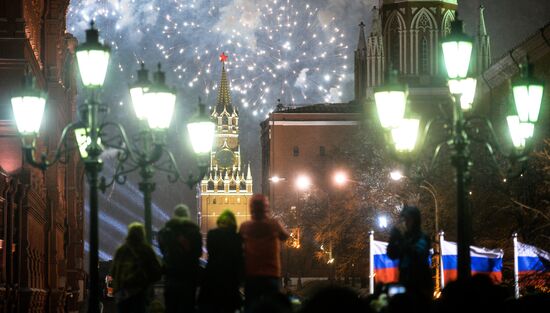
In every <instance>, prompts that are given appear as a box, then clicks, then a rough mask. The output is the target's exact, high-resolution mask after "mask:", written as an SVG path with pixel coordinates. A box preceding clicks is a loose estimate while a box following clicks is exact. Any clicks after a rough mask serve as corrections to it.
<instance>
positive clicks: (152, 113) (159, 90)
mask: <svg viewBox="0 0 550 313" xmlns="http://www.w3.org/2000/svg"><path fill="white" fill-rule="evenodd" d="M154 76H155V77H154V81H153V84H152V85H151V87H150V88H149V90H148V91H147V92H146V93H145V97H144V99H143V101H145V103H147V104H149V106H150V107H151V109H148V110H146V111H148V115H147V122H148V123H149V128H151V129H156V130H165V129H167V128H168V127H170V122H171V121H172V115H173V114H174V107H175V106H176V93H175V92H173V91H172V90H171V89H170V88H169V87H168V86H166V83H165V75H164V72H163V71H161V68H160V63H159V65H158V70H157V71H156V72H155V75H154Z"/></svg>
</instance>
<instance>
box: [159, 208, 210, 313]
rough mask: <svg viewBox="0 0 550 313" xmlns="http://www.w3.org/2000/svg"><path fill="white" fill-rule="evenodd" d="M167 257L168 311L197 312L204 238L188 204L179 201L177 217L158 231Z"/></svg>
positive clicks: (160, 244)
mask: <svg viewBox="0 0 550 313" xmlns="http://www.w3.org/2000/svg"><path fill="white" fill-rule="evenodd" d="M158 242H159V247H160V251H161V252H162V255H163V261H164V274H165V286H164V301H165V306H166V312H167V313H176V312H178V313H179V312H185V313H188V312H194V310H195V294H196V291H197V275H198V271H199V258H200V256H201V254H202V238H201V234H200V230H199V227H198V226H197V224H195V223H193V222H191V221H190V220H189V208H188V207H187V206H186V205H184V204H179V205H177V206H176V207H175V209H174V217H173V218H172V219H170V220H169V221H168V222H166V224H165V225H164V227H163V228H162V229H161V230H160V231H159V234H158Z"/></svg>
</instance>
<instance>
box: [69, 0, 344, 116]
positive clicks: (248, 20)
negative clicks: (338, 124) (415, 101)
mask: <svg viewBox="0 0 550 313" xmlns="http://www.w3.org/2000/svg"><path fill="white" fill-rule="evenodd" d="M91 19H94V20H96V22H97V25H98V27H99V29H100V30H101V34H102V36H103V37H104V38H105V41H106V42H107V43H109V44H111V46H112V47H113V48H114V50H115V51H118V52H117V56H115V57H114V61H115V62H116V66H117V67H118V69H119V70H120V71H126V70H127V69H128V70H129V72H130V73H129V74H127V76H130V78H129V79H132V77H131V75H132V74H133V70H134V69H135V68H136V64H137V62H139V61H141V60H145V61H151V60H155V59H163V63H164V64H165V68H170V70H171V71H173V75H172V77H171V81H172V82H174V81H177V83H175V84H176V85H177V86H178V88H179V89H181V90H182V94H184V95H186V96H189V97H193V98H195V97H196V96H199V95H201V96H203V98H206V99H207V101H209V102H212V101H215V100H214V99H215V91H216V89H217V83H218V79H219V77H218V76H219V70H220V65H219V62H218V56H219V54H220V53H221V52H225V53H226V54H228V55H229V61H228V63H227V64H228V72H229V77H230V79H231V89H232V91H233V100H234V101H235V102H237V103H238V104H239V107H240V109H241V112H242V111H243V110H244V111H245V112H250V113H251V114H252V115H257V116H259V117H263V116H265V114H267V113H268V112H269V111H270V110H271V109H273V107H274V105H275V104H276V102H277V99H281V101H283V102H284V103H294V104H304V103H317V102H337V101H341V98H342V84H343V83H344V82H346V81H347V80H348V77H349V73H348V63H349V62H348V60H347V56H348V54H349V51H348V50H349V49H348V45H347V43H346V39H347V38H345V34H344V32H343V31H342V29H341V28H339V27H338V26H337V25H336V23H335V19H334V17H332V16H328V15H327V14H326V13H324V12H322V11H320V10H319V9H318V8H316V7H314V6H313V5H311V4H308V3H307V2H303V1H293V0H282V1H279V0H259V1H252V0H233V1H229V2H227V1H225V2H224V3H221V2H216V1H197V0H196V1H189V0H186V1H183V0H171V1H166V0H156V1H145V0H87V1H73V3H72V4H71V7H70V11H69V17H68V21H69V23H68V24H69V29H70V30H71V31H72V32H73V33H81V32H82V30H83V29H85V28H86V27H87V23H88V22H89V21H90V20H91ZM128 56H132V57H131V58H129V57H128ZM209 104H211V105H212V104H213V103H209Z"/></svg>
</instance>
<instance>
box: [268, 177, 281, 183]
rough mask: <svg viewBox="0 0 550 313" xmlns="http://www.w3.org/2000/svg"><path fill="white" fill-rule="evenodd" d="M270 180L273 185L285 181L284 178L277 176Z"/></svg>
mask: <svg viewBox="0 0 550 313" xmlns="http://www.w3.org/2000/svg"><path fill="white" fill-rule="evenodd" d="M269 180H271V182H272V183H275V184H276V183H278V182H280V181H281V180H283V178H281V177H279V176H277V175H273V176H271V178H270V179H269Z"/></svg>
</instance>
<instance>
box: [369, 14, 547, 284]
mask: <svg viewBox="0 0 550 313" xmlns="http://www.w3.org/2000/svg"><path fill="white" fill-rule="evenodd" d="M441 46H442V50H443V56H444V60H445V65H446V68H447V74H448V84H449V91H450V93H451V95H452V97H453V102H452V113H453V114H452V119H451V120H450V121H446V124H445V127H447V129H451V132H450V133H449V134H448V135H449V136H448V137H449V138H446V139H445V140H444V141H442V142H441V143H439V144H438V146H437V148H436V149H435V154H434V158H433V159H436V158H437V156H438V153H439V151H440V148H441V147H442V146H443V145H447V146H448V147H449V148H450V149H451V151H452V164H453V166H454V167H455V173H456V191H457V198H456V202H457V204H456V207H457V215H456V217H457V245H458V279H459V280H464V279H466V278H468V277H470V275H471V272H470V271H471V266H470V245H471V243H472V230H471V212H470V209H469V206H468V204H467V191H466V186H467V183H468V180H469V177H470V174H469V169H470V165H471V163H472V160H471V155H470V141H471V140H475V141H478V142H483V143H484V144H485V145H486V146H487V147H488V148H489V149H488V150H489V151H490V152H491V153H492V150H493V147H492V143H493V142H495V139H496V136H495V134H494V130H493V127H492V124H491V122H490V121H489V120H488V119H487V118H484V117H474V116H468V117H465V115H464V114H465V113H467V112H468V111H469V110H470V108H471V103H472V102H473V95H474V94H475V80H473V78H469V77H467V74H468V67H469V64H470V56H471V52H472V40H471V39H470V38H469V37H467V36H466V35H465V34H464V33H463V30H462V21H460V20H459V19H458V17H457V18H456V19H455V20H454V21H453V23H452V25H451V34H450V35H449V36H447V37H446V38H445V39H444V40H443V41H442V44H441ZM521 70H522V75H521V76H522V78H521V79H520V80H518V81H517V82H515V83H514V84H513V91H514V99H515V104H516V110H517V113H518V115H517V116H509V117H508V118H507V122H508V126H509V130H510V135H511V137H512V143H513V146H514V148H513V150H512V153H510V155H509V158H510V160H511V162H512V165H515V162H517V161H525V160H526V157H527V154H528V153H529V151H530V149H531V147H532V137H533V131H534V126H535V123H536V122H537V119H538V113H539V111H540V104H541V99H542V93H543V85H542V83H540V82H539V81H535V80H533V78H532V66H530V65H527V66H525V67H522V68H521ZM395 81H396V77H395V75H393V78H392V79H390V84H391V86H394V85H395V83H394V82H395ZM390 91H391V93H390V92H389V91H388V87H384V88H380V89H378V90H376V91H375V100H376V107H377V109H378V114H379V118H380V123H381V125H382V127H383V128H384V129H385V130H386V131H387V132H386V133H387V134H388V137H389V139H388V140H389V141H390V142H392V143H393V146H392V147H391V148H392V150H393V152H395V155H396V156H398V158H400V159H402V160H404V161H406V162H411V161H412V160H413V158H414V155H415V152H416V151H417V150H418V149H419V148H420V147H418V146H419V145H418V144H417V135H418V130H419V120H418V119H411V118H405V110H403V109H402V107H403V106H405V104H406V98H407V95H406V88H405V87H403V86H401V87H399V88H395V87H394V88H392V89H391V90H390ZM390 94H391V95H392V97H389V96H388V95H390ZM388 121H390V122H388ZM474 121H478V122H480V123H482V124H483V126H484V127H486V129H487V130H488V132H489V134H490V137H491V138H489V139H488V140H482V139H480V138H478V136H476V137H475V138H473V137H472V138H471V137H470V135H469V133H468V130H471V129H472V128H473V129H474V130H475V129H476V127H475V126H474V125H472V123H473V122H474ZM431 125H432V121H429V122H428V123H427V124H426V126H425V129H424V130H423V132H422V133H424V134H427V133H428V131H429V130H430V127H431Z"/></svg>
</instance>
